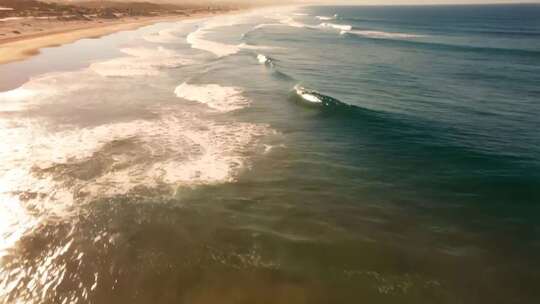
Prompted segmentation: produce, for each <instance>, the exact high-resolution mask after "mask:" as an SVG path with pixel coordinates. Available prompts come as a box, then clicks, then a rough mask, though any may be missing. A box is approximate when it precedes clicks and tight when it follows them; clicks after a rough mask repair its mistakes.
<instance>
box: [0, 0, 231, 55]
mask: <svg viewBox="0 0 540 304" xmlns="http://www.w3.org/2000/svg"><path fill="white" fill-rule="evenodd" d="M229 12H231V11H223V12H220V13H219V14H216V13H212V12H200V13H196V14H192V15H189V16H179V15H167V16H159V17H147V18H137V19H132V20H125V19H124V20H118V21H111V22H106V23H105V22H102V23H93V24H90V25H89V24H74V25H73V26H71V27H70V28H62V29H58V28H55V29H52V30H49V31H43V32H39V33H30V34H27V35H21V36H18V37H9V38H4V39H0V65H2V64H7V63H11V62H16V61H21V60H25V59H27V58H29V57H32V56H35V55H38V54H39V53H40V50H41V49H43V48H48V47H58V46H62V45H65V44H69V43H73V42H76V41H78V40H80V39H85V38H99V37H103V36H105V35H109V34H113V33H116V32H121V31H128V30H135V29H138V28H141V27H144V26H147V25H152V24H155V23H159V22H167V21H180V20H187V19H193V18H203V17H208V16H215V15H222V14H226V13H229Z"/></svg>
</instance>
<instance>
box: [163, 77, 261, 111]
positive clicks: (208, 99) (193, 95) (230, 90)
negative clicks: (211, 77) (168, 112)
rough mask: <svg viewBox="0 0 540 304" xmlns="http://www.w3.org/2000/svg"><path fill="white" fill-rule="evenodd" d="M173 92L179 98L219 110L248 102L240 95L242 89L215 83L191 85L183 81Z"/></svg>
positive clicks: (238, 107)
mask: <svg viewBox="0 0 540 304" xmlns="http://www.w3.org/2000/svg"><path fill="white" fill-rule="evenodd" d="M174 93H175V94H176V96H177V97H179V98H183V99H187V100H191V101H196V102H200V103H203V104H205V105H207V106H208V107H210V108H211V109H214V110H217V111H220V112H230V111H234V110H239V109H242V108H245V107H247V106H249V104H250V101H249V100H248V99H247V98H245V97H244V96H242V94H243V90H242V89H240V88H237V87H223V86H220V85H217V84H207V85H192V84H188V83H186V82H184V83H182V84H181V85H179V86H178V87H176V89H175V90H174Z"/></svg>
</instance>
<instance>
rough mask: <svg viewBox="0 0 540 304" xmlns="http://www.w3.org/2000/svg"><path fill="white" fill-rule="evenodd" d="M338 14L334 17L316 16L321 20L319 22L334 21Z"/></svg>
mask: <svg viewBox="0 0 540 304" xmlns="http://www.w3.org/2000/svg"><path fill="white" fill-rule="evenodd" d="M337 16H338V15H337V14H336V15H334V16H331V17H330V16H316V17H315V18H317V19H319V20H323V21H328V20H334V19H336V18H337Z"/></svg>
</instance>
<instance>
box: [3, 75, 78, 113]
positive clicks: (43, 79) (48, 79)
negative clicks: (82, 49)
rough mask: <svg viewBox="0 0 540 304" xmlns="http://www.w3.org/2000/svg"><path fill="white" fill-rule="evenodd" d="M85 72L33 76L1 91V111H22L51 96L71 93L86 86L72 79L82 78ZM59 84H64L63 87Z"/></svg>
mask: <svg viewBox="0 0 540 304" xmlns="http://www.w3.org/2000/svg"><path fill="white" fill-rule="evenodd" d="M82 74H84V73H81V72H63V73H49V74H44V75H40V76H38V77H34V78H32V79H31V80H30V81H28V82H27V83H25V84H23V85H22V86H20V87H18V88H16V89H13V90H10V91H5V92H0V103H1V104H2V107H1V108H0V112H12V111H22V110H24V109H27V108H28V106H30V105H33V104H36V103H38V102H40V101H42V100H46V99H48V98H50V97H53V96H54V97H56V96H61V95H65V94H69V93H70V92H73V91H75V90H77V89H80V88H82V87H84V86H85V84H84V83H73V82H72V81H70V80H72V79H77V78H79V79H81V76H82ZM58 84H62V86H61V87H59V86H58Z"/></svg>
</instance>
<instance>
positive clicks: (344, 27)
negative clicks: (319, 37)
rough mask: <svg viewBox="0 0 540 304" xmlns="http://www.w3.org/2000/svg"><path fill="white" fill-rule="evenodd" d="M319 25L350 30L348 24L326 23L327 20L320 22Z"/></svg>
mask: <svg viewBox="0 0 540 304" xmlns="http://www.w3.org/2000/svg"><path fill="white" fill-rule="evenodd" d="M319 27H321V28H332V29H336V30H340V31H350V30H352V26H350V25H348V24H335V23H328V22H325V23H321V24H320V25H319Z"/></svg>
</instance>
